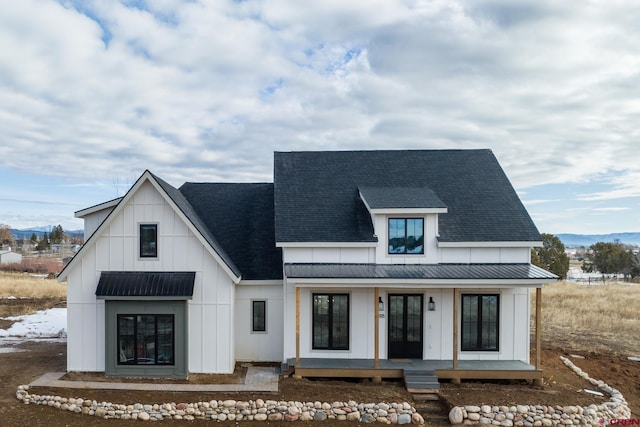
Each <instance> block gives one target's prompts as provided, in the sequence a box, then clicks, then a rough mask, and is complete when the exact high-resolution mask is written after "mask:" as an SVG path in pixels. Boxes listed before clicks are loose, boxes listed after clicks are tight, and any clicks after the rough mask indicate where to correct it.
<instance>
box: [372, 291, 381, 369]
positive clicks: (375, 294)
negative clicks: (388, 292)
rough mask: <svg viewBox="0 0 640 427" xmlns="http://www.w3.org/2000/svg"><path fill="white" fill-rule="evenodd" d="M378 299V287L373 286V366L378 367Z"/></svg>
mask: <svg viewBox="0 0 640 427" xmlns="http://www.w3.org/2000/svg"><path fill="white" fill-rule="evenodd" d="M379 299H380V289H379V288H375V290H374V292H373V367H374V368H376V369H378V368H379V367H380V342H379V341H380V320H379V319H378V300H379Z"/></svg>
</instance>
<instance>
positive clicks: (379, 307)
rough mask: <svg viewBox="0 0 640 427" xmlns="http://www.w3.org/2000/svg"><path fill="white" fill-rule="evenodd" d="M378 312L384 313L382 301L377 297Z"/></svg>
mask: <svg viewBox="0 0 640 427" xmlns="http://www.w3.org/2000/svg"><path fill="white" fill-rule="evenodd" d="M378 311H384V302H383V301H382V297H378Z"/></svg>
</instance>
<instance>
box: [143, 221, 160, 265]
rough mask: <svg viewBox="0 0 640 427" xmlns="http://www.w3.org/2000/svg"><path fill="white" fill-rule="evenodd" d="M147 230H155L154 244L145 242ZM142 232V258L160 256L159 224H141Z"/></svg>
mask: <svg viewBox="0 0 640 427" xmlns="http://www.w3.org/2000/svg"><path fill="white" fill-rule="evenodd" d="M146 230H152V231H153V245H148V244H147V243H145V241H146V239H147V237H148V234H147V231H146ZM139 233H140V242H139V244H140V248H139V249H140V250H139V255H140V258H158V224H148V223H145V224H140V227H139ZM150 246H152V248H151V247H150Z"/></svg>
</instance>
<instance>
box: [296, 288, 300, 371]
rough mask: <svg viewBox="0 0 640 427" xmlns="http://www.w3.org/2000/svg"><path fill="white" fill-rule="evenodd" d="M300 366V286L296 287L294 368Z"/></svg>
mask: <svg viewBox="0 0 640 427" xmlns="http://www.w3.org/2000/svg"><path fill="white" fill-rule="evenodd" d="M299 367H300V288H298V287H296V368H299Z"/></svg>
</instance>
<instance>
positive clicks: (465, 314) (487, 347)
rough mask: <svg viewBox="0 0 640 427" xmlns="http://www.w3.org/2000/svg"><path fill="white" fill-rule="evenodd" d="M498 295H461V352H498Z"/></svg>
mask: <svg viewBox="0 0 640 427" xmlns="http://www.w3.org/2000/svg"><path fill="white" fill-rule="evenodd" d="M499 325H500V295H497V294H491V295H489V294H477V295H462V334H461V340H462V350H463V351H498V350H499V349H500V348H499V344H500V342H499V341H500V340H499V337H500V330H499V329H500V326H499Z"/></svg>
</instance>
